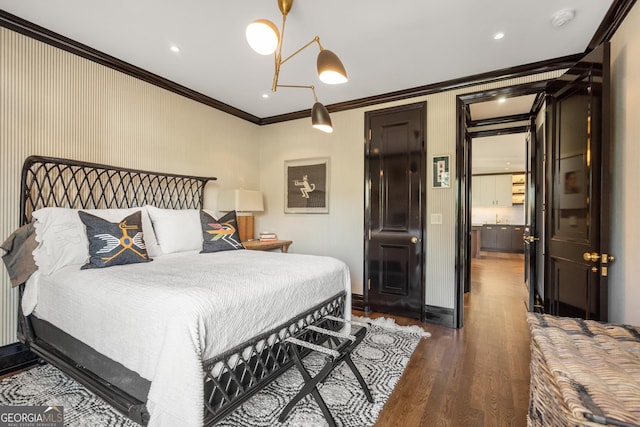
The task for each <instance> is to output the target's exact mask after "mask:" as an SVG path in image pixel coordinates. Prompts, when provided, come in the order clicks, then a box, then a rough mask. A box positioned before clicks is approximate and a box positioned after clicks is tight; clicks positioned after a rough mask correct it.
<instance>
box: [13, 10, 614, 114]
mask: <svg viewBox="0 0 640 427" xmlns="http://www.w3.org/2000/svg"><path fill="white" fill-rule="evenodd" d="M612 3H613V0H537V1H536V2H531V1H528V0H489V1H482V2H481V1H478V0H457V1H425V0H403V1H402V2H392V1H389V0H385V1H383V0H349V1H344V0H323V1H318V0H315V1H312V0H297V1H296V2H295V4H294V5H293V8H292V10H291V12H290V13H289V15H288V17H287V27H286V35H285V38H284V45H283V56H288V55H290V54H291V53H293V52H294V51H295V50H297V49H298V48H300V47H302V46H303V45H304V44H305V43H307V42H308V41H310V40H312V39H313V37H314V36H316V35H318V36H319V37H320V41H321V42H322V44H323V46H324V47H325V48H326V49H329V50H332V51H333V52H335V53H336V54H337V55H338V56H339V57H340V59H341V60H342V62H343V63H344V65H345V67H346V69H347V72H348V74H349V82H348V83H346V84H344V85H337V86H328V85H325V84H322V83H320V82H319V80H318V77H317V75H316V72H315V61H316V56H317V51H318V50H317V48H316V47H315V46H311V47H310V48H308V49H306V50H304V51H303V52H302V53H301V54H299V55H297V56H296V57H295V58H293V59H292V60H291V61H289V62H287V63H285V64H284V65H283V66H282V69H281V73H280V83H281V84H294V85H315V86H316V92H317V95H318V99H319V101H320V102H322V103H323V104H325V105H331V104H335V103H341V102H347V101H353V100H357V99H361V98H367V97H372V96H377V95H381V94H385V93H390V92H395V91H400V90H404V89H410V88H415V87H420V86H425V85H429V84H434V83H438V82H443V81H447V80H451V79H457V78H462V77H467V76H472V75H476V74H480V73H485V72H491V71H495V70H501V69H506V68H509V67H515V66H520V65H525V64H531V63H535V62H539V61H545V60H549V59H554V58H560V57H563V56H568V55H574V54H579V53H583V52H585V50H586V49H587V46H588V44H589V42H590V40H591V38H592V37H593V36H594V33H595V32H596V30H597V28H598V26H599V24H600V23H601V21H602V20H603V18H604V16H605V14H606V12H607V10H608V9H609V7H610V6H611V4H612ZM0 9H2V10H4V11H6V12H8V13H11V14H13V15H17V16H18V17H20V18H23V19H25V20H27V21H30V22H32V23H34V24H37V25H40V26H43V27H45V28H47V29H49V30H51V31H54V32H56V33H59V34H61V35H63V36H66V37H68V38H70V39H72V40H75V41H77V42H80V43H83V44H85V45H87V46H89V47H91V48H94V49H96V50H98V51H101V52H104V53H106V54H108V55H111V56H113V57H116V58H118V59H120V60H122V61H125V62H128V63H130V64H132V65H135V66H137V67H140V68H142V69H144V70H147V71H149V72H152V73H154V74H156V75H159V76H161V77H163V78H166V79H168V80H171V81H173V82H176V83H178V84H180V85H183V86H185V87H187V88H189V89H192V90H195V91H197V92H199V93H201V94H203V95H206V96H208V97H210V98H213V99H216V100H218V101H220V102H223V103H225V104H228V105H230V106H232V107H235V108H237V109H239V110H242V111H244V112H246V113H249V114H251V115H254V116H256V117H259V118H265V117H272V116H276V115H281V114H287V113H291V112H296V111H301V110H306V109H309V108H310V107H311V104H312V102H313V97H312V94H311V92H310V91H307V90H296V89H286V88H281V89H278V91H277V92H276V93H271V83H272V78H273V65H274V64H273V62H274V61H273V57H272V56H260V55H258V54H256V53H255V52H253V51H252V50H251V49H250V48H249V46H248V45H247V43H246V41H245V38H244V30H245V27H246V25H247V24H248V23H249V22H251V21H252V20H255V19H258V18H266V19H269V20H271V21H273V22H274V23H276V25H277V26H278V27H280V26H281V15H280V11H279V9H278V6H277V2H276V0H242V1H216V0H184V1H180V2H178V1H169V0H154V1H152V0H138V1H131V0H112V1H97V0H29V1H16V0H0ZM561 9H573V10H574V11H575V19H573V20H572V21H570V22H568V23H566V24H565V25H563V26H561V27H554V26H553V25H552V23H551V17H552V15H553V14H554V13H555V12H557V11H558V10H561ZM497 32H504V34H505V36H504V38H502V39H501V40H494V39H493V35H494V34H495V33H497ZM172 45H175V46H178V47H179V48H180V52H179V53H174V52H172V51H171V50H170V47H171V46H172ZM263 94H268V95H269V97H268V98H263Z"/></svg>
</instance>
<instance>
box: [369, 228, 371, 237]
mask: <svg viewBox="0 0 640 427" xmlns="http://www.w3.org/2000/svg"><path fill="white" fill-rule="evenodd" d="M369 240H371V229H369Z"/></svg>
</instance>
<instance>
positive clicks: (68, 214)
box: [33, 207, 162, 274]
mask: <svg viewBox="0 0 640 427" xmlns="http://www.w3.org/2000/svg"><path fill="white" fill-rule="evenodd" d="M78 210H79V209H69V208H43V209H38V210H36V211H34V212H33V217H34V218H35V219H36V222H35V224H34V226H35V229H36V241H38V243H39V245H38V247H37V248H36V249H35V250H34V251H33V258H34V260H35V262H36V265H37V266H38V270H40V271H41V272H42V273H43V274H51V273H53V272H54V271H56V270H59V269H61V268H62V267H66V266H68V265H83V264H85V263H86V261H87V259H88V258H89V240H88V239H87V234H86V231H85V228H84V225H83V224H82V221H81V220H80V216H79V215H78ZM81 210H83V211H85V212H88V213H90V214H93V215H95V216H98V217H100V218H103V219H105V220H107V221H111V222H116V221H120V220H122V218H124V217H126V216H127V215H130V214H132V213H133V212H136V211H139V210H140V211H142V233H143V236H144V237H143V239H144V241H145V245H146V247H147V253H148V254H149V256H150V257H154V256H159V255H162V251H161V249H160V246H159V245H158V242H157V240H156V236H155V234H154V232H153V226H152V225H151V220H150V219H149V215H148V213H147V212H146V209H144V208H142V207H139V208H129V209H81Z"/></svg>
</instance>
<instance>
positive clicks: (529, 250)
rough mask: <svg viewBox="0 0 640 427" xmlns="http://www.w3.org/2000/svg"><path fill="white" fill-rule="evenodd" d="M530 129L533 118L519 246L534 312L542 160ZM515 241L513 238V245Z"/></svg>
mask: <svg viewBox="0 0 640 427" xmlns="http://www.w3.org/2000/svg"><path fill="white" fill-rule="evenodd" d="M531 129H535V118H533V119H532V123H531V127H530V130H529V132H528V133H527V140H526V150H527V155H526V163H525V194H526V196H525V199H524V212H525V225H524V230H523V232H522V233H521V236H520V244H523V245H524V283H525V286H526V287H527V290H528V291H529V300H528V302H527V309H528V310H529V311H535V305H536V281H537V280H538V279H537V251H538V250H540V249H541V248H540V245H539V241H540V237H539V236H538V221H537V210H536V201H537V200H538V198H537V197H536V196H537V194H536V188H537V187H536V185H537V183H538V179H537V177H538V171H539V169H538V168H537V166H538V162H539V161H542V158H540V157H539V156H538V150H537V147H538V144H536V142H537V141H538V138H537V133H534V132H533V131H532V130H531ZM515 243H516V239H515V237H514V244H515Z"/></svg>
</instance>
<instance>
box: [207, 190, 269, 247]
mask: <svg viewBox="0 0 640 427" xmlns="http://www.w3.org/2000/svg"><path fill="white" fill-rule="evenodd" d="M218 210H219V211H221V212H230V211H233V210H235V211H236V214H237V215H236V216H237V219H238V233H239V234H240V240H241V241H243V242H245V241H247V240H253V239H254V225H253V215H251V213H253V212H262V211H264V205H263V203H262V193H260V192H259V191H254V190H245V189H243V188H236V189H231V190H221V191H220V193H219V194H218Z"/></svg>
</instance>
